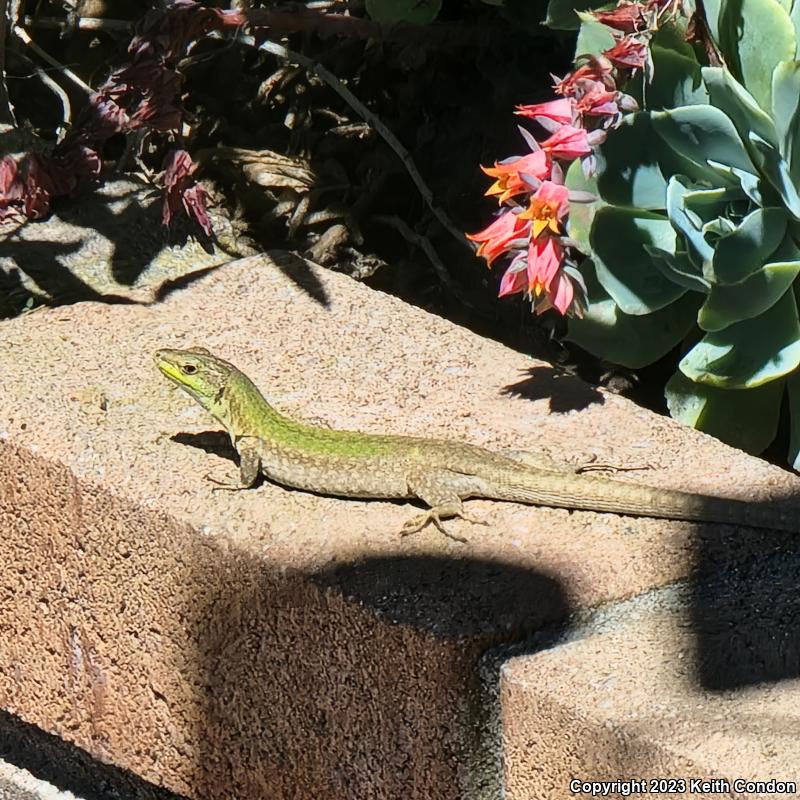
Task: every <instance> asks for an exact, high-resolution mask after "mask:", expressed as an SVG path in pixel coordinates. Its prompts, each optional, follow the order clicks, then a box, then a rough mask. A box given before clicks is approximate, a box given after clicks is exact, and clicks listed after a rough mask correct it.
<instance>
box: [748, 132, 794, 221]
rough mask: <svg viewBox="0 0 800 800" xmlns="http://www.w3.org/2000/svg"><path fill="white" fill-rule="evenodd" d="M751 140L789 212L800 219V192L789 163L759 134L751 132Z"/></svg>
mask: <svg viewBox="0 0 800 800" xmlns="http://www.w3.org/2000/svg"><path fill="white" fill-rule="evenodd" d="M750 141H751V142H752V143H753V145H755V147H756V148H757V149H758V153H759V156H760V159H761V163H760V164H759V166H760V168H761V172H762V173H763V174H764V175H765V176H766V177H767V179H768V180H769V182H770V183H771V184H772V187H773V188H774V189H775V190H776V191H777V192H778V194H779V195H780V196H781V199H782V200H783V204H784V205H785V206H786V208H787V209H788V211H789V213H790V214H791V215H792V216H793V217H794V218H795V219H797V220H800V194H798V192H797V187H796V186H795V184H794V181H793V180H792V176H791V174H790V173H789V165H788V164H787V163H786V162H785V161H784V160H783V158H782V157H781V154H780V153H779V152H778V150H777V149H776V148H775V147H773V146H772V145H770V144H769V143H768V142H765V141H764V140H763V139H762V138H761V137H760V136H758V134H756V133H751V134H750Z"/></svg>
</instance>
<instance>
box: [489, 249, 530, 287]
mask: <svg viewBox="0 0 800 800" xmlns="http://www.w3.org/2000/svg"><path fill="white" fill-rule="evenodd" d="M527 288H528V272H527V262H526V258H525V254H524V253H520V254H519V255H518V256H516V257H515V258H514V260H513V261H512V262H511V264H509V267H508V269H507V270H506V271H505V273H504V274H503V278H502V280H501V281H500V291H499V292H498V293H497V296H498V297H505V296H506V295H509V294H517V292H524V291H525V290H526V289H527Z"/></svg>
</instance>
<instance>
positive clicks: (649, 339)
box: [567, 262, 699, 369]
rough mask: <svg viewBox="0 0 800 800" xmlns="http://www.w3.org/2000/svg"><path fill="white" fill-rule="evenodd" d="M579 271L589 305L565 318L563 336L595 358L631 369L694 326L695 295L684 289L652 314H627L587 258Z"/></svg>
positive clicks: (645, 362)
mask: <svg viewBox="0 0 800 800" xmlns="http://www.w3.org/2000/svg"><path fill="white" fill-rule="evenodd" d="M581 272H582V273H583V275H584V277H585V279H586V285H587V288H588V296H589V309H588V311H587V313H586V316H585V317H584V318H583V319H577V318H571V319H570V320H569V333H568V335H567V338H568V339H569V340H570V341H573V342H575V343H576V344H577V345H579V346H580V347H582V348H583V349H584V350H587V351H588V352H590V353H592V354H593V355H595V356H597V357H599V358H604V359H608V360H609V361H613V362H614V363H615V364H622V365H623V366H625V367H629V368H631V369H638V368H639V367H644V366H647V365H648V364H652V363H653V362H654V361H658V359H659V358H661V357H662V356H664V355H666V354H667V353H668V352H669V351H670V350H672V348H673V347H675V346H676V345H677V344H678V343H679V342H680V341H681V340H682V339H683V338H684V337H685V336H686V334H687V333H688V332H689V331H690V330H691V329H692V327H693V326H694V320H695V315H696V314H697V306H698V304H699V299H698V297H697V295H694V294H691V293H688V292H687V293H686V294H685V295H684V296H683V297H681V298H679V299H678V300H676V301H675V302H674V303H672V304H671V305H669V306H667V307H666V308H663V309H661V310H660V311H656V312H655V313H653V314H646V315H644V316H629V315H628V314H624V313H623V312H622V311H621V310H620V309H619V306H617V304H616V303H615V302H614V301H613V300H612V299H611V298H610V297H609V296H608V294H607V293H606V292H605V290H604V289H603V288H602V287H601V286H600V284H599V282H598V280H597V276H596V274H595V271H594V269H593V268H592V267H591V262H590V263H589V264H587V265H585V266H584V267H582V269H581Z"/></svg>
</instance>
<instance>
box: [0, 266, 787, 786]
mask: <svg viewBox="0 0 800 800" xmlns="http://www.w3.org/2000/svg"><path fill="white" fill-rule="evenodd" d="M0 340H1V341H2V347H0V383H1V384H2V387H3V391H2V392H0V530H2V531H3V535H2V537H0V559H1V560H2V563H3V565H4V568H3V570H1V571H0V641H2V642H3V646H2V647H0V707H3V708H5V709H7V710H8V711H10V712H12V713H13V714H15V715H17V716H19V717H20V718H22V719H24V720H26V721H28V722H30V723H33V724H35V725H38V726H40V727H41V728H43V729H45V730H48V731H51V732H52V733H54V734H57V735H58V736H60V737H63V739H64V740H65V741H66V742H70V743H73V744H75V745H77V746H79V747H80V748H82V749H83V750H84V751H85V752H86V753H88V754H89V755H91V756H92V757H93V758H95V759H96V760H97V761H100V762H104V763H111V764H114V765H116V766H117V767H119V768H123V769H125V770H129V771H131V772H132V773H134V774H136V775H138V776H140V777H141V778H142V779H144V780H147V781H149V782H151V783H153V784H155V785H159V786H163V787H166V788H167V789H169V790H170V791H172V792H177V793H180V794H184V795H187V796H190V797H193V798H213V800H226V798H231V799H233V798H236V800H248V798H264V797H269V798H274V799H275V800H280V799H281V798H300V799H302V798H314V799H315V800H320V799H321V800H327V798H331V800H348V798H354V800H356V799H358V800H361V799H362V798H377V799H379V800H383V798H387V799H388V798H392V799H393V798H399V797H402V798H405V799H409V800H413V799H414V798H426V800H427V799H428V798H431V797H435V798H437V799H438V798H441V800H450V799H451V798H452V800H456V799H458V800H461V798H478V797H480V798H486V797H492V796H496V795H497V793H498V792H499V791H500V784H501V780H502V776H501V771H500V765H501V761H502V759H501V753H500V743H499V741H498V738H497V730H498V728H497V724H498V723H497V719H496V717H495V716H494V707H493V705H492V703H491V697H490V695H491V693H492V691H496V689H497V686H496V685H494V686H487V685H485V684H484V685H482V684H481V680H480V667H481V663H482V659H483V657H484V653H486V651H487V650H491V649H492V648H494V647H496V646H497V645H498V644H501V643H513V642H520V641H527V640H528V639H529V638H530V637H532V636H536V635H537V632H539V631H541V630H543V629H544V630H545V631H552V630H553V626H554V625H555V626H557V625H560V626H561V628H556V634H555V635H553V636H552V637H550V634H548V633H545V634H542V636H544V640H543V641H546V642H547V643H548V644H552V643H553V641H554V640H557V639H558V638H559V637H560V636H563V635H565V633H566V632H567V631H568V629H569V623H568V620H569V618H570V615H571V614H573V613H575V612H578V611H580V610H582V609H587V608H592V607H595V606H598V605H600V604H603V603H609V602H612V601H616V600H620V599H624V598H629V597H633V596H635V595H638V594H641V593H642V592H646V591H649V590H651V589H652V588H653V587H659V586H665V585H669V584H672V583H674V582H675V581H679V580H689V579H695V578H697V579H699V578H700V577H702V576H703V575H704V574H706V573H713V572H716V571H720V570H738V569H740V568H742V566H743V565H745V566H746V565H749V564H751V563H754V562H758V561H759V560H760V559H762V558H764V557H765V554H768V553H770V552H774V551H778V552H795V551H796V549H797V543H796V541H795V538H796V537H792V536H790V535H787V534H774V533H771V532H768V531H766V532H765V531H761V532H759V531H753V530H739V529H736V528H735V527H732V526H717V525H701V526H695V525H690V524H684V523H677V522H666V521H663V520H652V519H634V518H631V517H622V516H618V515H614V514H596V513H592V512H575V513H570V512H568V511H565V510H557V509H543V508H533V507H523V506H518V505H514V504H510V503H493V502H490V501H474V502H471V503H470V510H471V511H472V512H473V513H476V514H478V515H484V516H486V518H487V519H488V521H489V522H490V525H489V526H487V527H481V526H470V525H468V524H466V523H461V522H456V523H453V526H452V529H453V530H454V531H455V532H457V533H459V534H461V535H464V536H466V537H468V539H469V541H468V544H466V545H462V544H459V543H456V542H453V541H451V540H448V539H445V538H444V537H443V536H441V535H440V534H437V533H436V532H435V531H434V530H428V531H425V532H424V533H421V534H418V535H416V536H415V537H411V538H406V539H401V538H400V537H399V536H398V535H397V532H398V530H399V529H400V527H401V525H402V523H403V521H404V520H405V519H407V518H408V517H409V516H410V515H412V514H414V513H417V509H416V508H415V507H414V506H412V505H411V504H407V503H390V502H381V501H369V502H367V501H364V502H361V501H348V500H341V499H336V498H329V497H321V496H317V495H312V494H306V493H303V492H297V491H289V490H286V489H283V488H281V487H279V486H276V485H273V484H271V483H268V482H267V483H264V484H263V485H261V486H260V487H258V488H257V489H254V490H252V491H243V492H235V493H231V492H212V491H211V486H210V484H209V482H208V481H207V480H206V475H207V473H209V472H215V473H217V474H219V473H220V472H223V473H224V472H228V473H229V474H232V473H233V471H234V470H235V465H234V463H233V458H232V453H231V450H230V446H229V445H228V444H227V443H226V437H225V436H224V435H221V434H220V426H219V425H217V424H216V423H215V422H214V421H213V420H211V419H210V418H209V417H207V416H206V415H205V413H204V412H203V411H202V410H201V409H200V408H199V407H196V406H194V405H193V404H192V403H191V401H190V400H189V399H188V398H187V397H186V396H185V395H183V394H182V393H179V392H178V391H176V390H175V389H174V388H173V387H170V386H168V385H167V383H166V382H165V380H164V379H163V377H162V376H160V375H159V374H158V373H157V371H156V370H155V368H154V366H153V363H152V357H151V353H152V351H153V350H155V349H156V348H157V347H164V346H178V347H180V346H191V345H203V346H206V347H208V348H210V349H211V350H213V351H215V352H217V353H218V354H220V355H221V356H223V357H226V358H228V359H230V360H232V361H234V362H235V363H237V364H238V365H239V366H240V367H241V368H242V369H243V370H245V371H246V372H247V373H248V374H249V375H250V376H251V377H252V378H253V379H254V380H255V381H256V383H257V384H259V385H260V386H261V387H263V388H264V390H265V391H267V392H268V393H269V394H270V395H271V396H272V397H273V399H274V400H275V402H276V403H277V405H279V406H280V408H281V409H283V410H284V411H285V412H287V413H289V414H291V415H294V416H298V417H301V418H303V417H304V418H309V417H314V418H317V419H319V418H322V419H324V420H326V421H327V422H329V423H330V424H331V425H332V426H334V427H344V428H351V429H362V430H369V431H376V432H379V431H383V432H394V433H407V434H421V435H427V436H438V437H449V438H454V439H462V440H467V441H472V442H474V443H476V444H482V445H486V446H490V447H492V448H494V449H506V448H512V449H517V450H519V449H530V450H533V451H537V452H540V453H542V454H543V455H546V456H549V457H551V458H554V459H557V460H570V461H572V462H573V463H575V464H585V463H588V462H590V461H592V460H596V461H598V462H602V463H611V464H619V465H622V466H630V465H650V467H649V468H647V469H645V470H644V471H642V472H624V473H620V474H619V476H618V477H619V479H620V480H630V481H639V482H646V483H648V484H651V485H656V486H669V487H672V488H679V489H685V490H690V491H696V492H707V493H710V494H716V493H719V494H726V493H727V494H730V495H733V496H738V497H742V498H747V499H750V500H752V501H753V502H764V503H767V502H772V501H773V500H774V499H776V498H781V497H784V496H787V495H790V494H792V493H796V492H797V491H798V488H800V481H798V479H797V478H794V477H792V476H790V475H788V474H787V473H786V472H784V471H782V470H780V469H778V468H776V467H773V466H770V465H768V464H765V463H762V462H760V461H757V460H755V459H752V458H749V457H748V456H746V455H745V454H743V453H739V452H736V451H734V450H732V449H730V448H728V447H726V446H724V445H722V444H721V443H719V442H716V441H714V440H712V439H710V438H708V437H705V436H703V435H701V434H698V433H696V432H694V431H691V430H687V429H685V428H683V427H681V426H680V425H678V424H676V423H674V422H672V421H670V420H668V419H664V418H661V417H657V416H655V415H653V414H651V413H649V412H647V411H644V410H642V409H640V408H636V407H635V406H633V405H632V404H631V403H629V402H627V401H626V400H624V399H622V398H619V397H616V396H613V395H609V394H607V393H605V392H602V391H598V390H595V389H592V388H590V387H587V386H585V385H584V384H582V383H581V382H579V381H577V380H575V379H573V378H568V377H559V376H556V374H555V372H554V371H553V370H552V369H551V368H550V367H549V366H548V365H546V364H543V363H541V362H536V361H533V360H531V359H529V358H526V357H525V356H523V355H520V354H518V353H515V352H512V351H510V350H508V349H506V348H504V347H502V346H501V345H499V344H497V343H495V342H491V341H487V340H485V339H481V338H480V337H478V336H475V335H473V334H471V333H470V332H469V331H467V330H465V329H463V328H459V327H457V326H455V325H452V324H450V323H448V322H446V321H444V320H442V319H439V318H436V317H433V316H430V315H428V314H426V313H425V312H424V311H422V310H420V309H417V308H414V307H411V306H408V305H406V304H404V303H402V302H400V301H399V300H397V299H394V298H392V297H388V296H386V295H383V294H381V293H378V292H374V291H372V290H370V289H368V288H367V287H365V286H362V285H359V284H356V283H354V282H353V281H351V280H349V279H347V278H345V277H343V276H339V275H335V274H333V273H331V272H329V271H326V270H320V269H317V268H315V267H314V266H313V265H309V264H308V263H307V262H303V261H301V260H299V259H292V258H286V257H281V258H278V259H269V258H267V259H263V260H243V261H240V262H236V263H232V264H229V265H227V266H224V267H222V268H220V269H219V270H217V271H216V272H214V273H212V274H210V275H208V276H207V277H205V278H202V279H200V280H197V281H196V282H194V283H192V284H191V285H189V286H188V287H186V288H183V289H180V290H178V291H175V292H174V293H172V294H170V295H169V297H168V299H167V300H166V301H165V302H163V303H160V304H158V305H156V306H147V307H145V306H140V305H125V304H117V305H102V304H99V303H80V304H77V305H74V306H69V307H60V308H53V309H43V310H38V311H35V312H34V313H32V314H28V315H25V316H23V317H19V318H16V319H12V320H6V321H4V322H2V323H0ZM9 387H11V388H10V390H9ZM548 637H550V638H548ZM534 722H535V720H534ZM531 724H533V722H532V723H531ZM565 735H566V734H565ZM544 768H546V765H543V769H544Z"/></svg>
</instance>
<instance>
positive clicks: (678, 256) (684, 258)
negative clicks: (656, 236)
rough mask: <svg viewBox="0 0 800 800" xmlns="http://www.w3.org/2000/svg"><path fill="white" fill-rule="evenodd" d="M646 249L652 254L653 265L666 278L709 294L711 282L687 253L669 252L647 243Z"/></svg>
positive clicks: (687, 287) (694, 290)
mask: <svg viewBox="0 0 800 800" xmlns="http://www.w3.org/2000/svg"><path fill="white" fill-rule="evenodd" d="M645 250H647V252H648V253H649V254H650V255H651V256H652V258H653V265H654V266H655V267H656V269H657V270H658V271H659V272H660V273H661V274H662V275H663V276H664V277H665V278H668V279H669V280H671V281H672V282H673V283H677V284H678V286H683V287H684V288H685V289H690V290H691V291H693V292H702V293H703V294H708V291H709V288H710V284H709V282H708V281H707V280H706V279H705V278H704V277H703V275H702V274H701V272H700V270H699V269H698V268H697V267H696V266H695V264H694V263H693V262H692V260H691V259H690V258H689V256H688V254H687V253H685V252H680V253H668V252H667V251H666V250H659V249H658V248H657V247H649V246H647V245H645Z"/></svg>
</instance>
